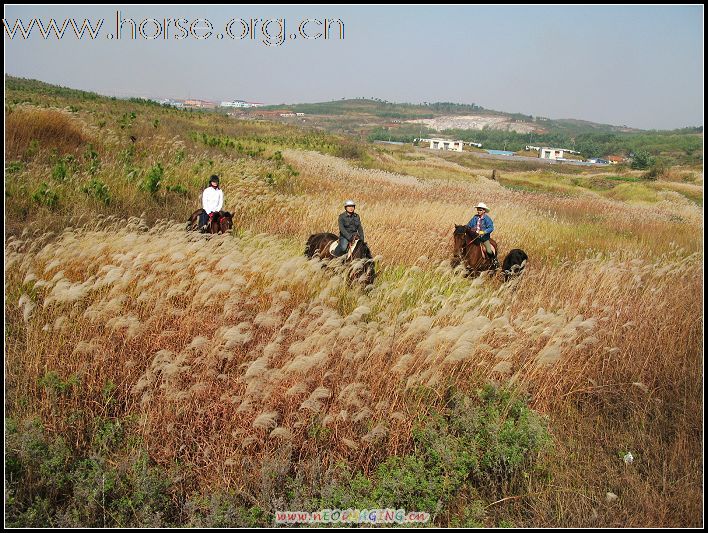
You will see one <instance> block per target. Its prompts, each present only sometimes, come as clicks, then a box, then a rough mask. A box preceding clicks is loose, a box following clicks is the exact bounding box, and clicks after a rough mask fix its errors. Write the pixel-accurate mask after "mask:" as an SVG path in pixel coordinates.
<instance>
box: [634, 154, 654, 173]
mask: <svg viewBox="0 0 708 533" xmlns="http://www.w3.org/2000/svg"><path fill="white" fill-rule="evenodd" d="M653 164H654V158H653V157H651V156H650V155H649V152H647V151H645V150H639V151H637V152H635V154H634V157H633V158H632V165H631V167H632V168H633V169H634V170H644V169H647V168H649V167H650V166H652V165H653Z"/></svg>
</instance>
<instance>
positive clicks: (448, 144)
mask: <svg viewBox="0 0 708 533" xmlns="http://www.w3.org/2000/svg"><path fill="white" fill-rule="evenodd" d="M420 140H421V141H423V142H429V143H430V149H431V150H453V151H455V152H461V151H462V146H463V145H464V144H465V143H464V142H463V141H451V140H449V139H420Z"/></svg>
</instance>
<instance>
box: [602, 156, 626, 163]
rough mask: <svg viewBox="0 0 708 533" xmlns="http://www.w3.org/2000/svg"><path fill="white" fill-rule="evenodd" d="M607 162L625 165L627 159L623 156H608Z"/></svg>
mask: <svg viewBox="0 0 708 533" xmlns="http://www.w3.org/2000/svg"><path fill="white" fill-rule="evenodd" d="M607 160H608V161H609V162H610V163H612V164H613V165H617V164H619V163H624V162H625V161H626V159H625V158H624V157H622V156H621V155H608V156H607Z"/></svg>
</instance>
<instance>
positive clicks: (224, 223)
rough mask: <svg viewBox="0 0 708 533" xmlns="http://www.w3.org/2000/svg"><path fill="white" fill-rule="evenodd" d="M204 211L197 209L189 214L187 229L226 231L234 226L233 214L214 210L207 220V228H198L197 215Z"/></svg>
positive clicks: (213, 231) (214, 231) (212, 231)
mask: <svg viewBox="0 0 708 533" xmlns="http://www.w3.org/2000/svg"><path fill="white" fill-rule="evenodd" d="M203 212H204V209H197V210H196V211H195V212H194V213H192V214H191V215H189V220H187V231H195V230H199V231H201V232H202V233H211V234H214V233H226V232H227V231H229V230H230V229H231V228H233V227H234V221H233V215H232V214H231V213H229V212H228V211H219V212H216V211H215V212H214V214H213V216H212V217H211V218H210V219H209V221H208V222H207V230H206V231H204V230H202V229H200V228H199V215H201V214H202V213H203Z"/></svg>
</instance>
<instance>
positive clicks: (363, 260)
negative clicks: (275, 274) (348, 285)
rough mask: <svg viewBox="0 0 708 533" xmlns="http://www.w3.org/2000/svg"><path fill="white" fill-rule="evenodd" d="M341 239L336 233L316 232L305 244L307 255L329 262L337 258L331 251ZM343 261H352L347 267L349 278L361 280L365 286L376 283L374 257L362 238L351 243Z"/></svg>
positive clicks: (350, 279) (342, 258)
mask: <svg viewBox="0 0 708 533" xmlns="http://www.w3.org/2000/svg"><path fill="white" fill-rule="evenodd" d="M337 241H339V237H337V236H336V235H335V234H334V233H315V234H314V235H310V237H309V238H308V239H307V244H306V245H305V255H306V256H307V257H309V258H313V257H317V258H319V259H323V260H326V261H327V262H329V261H330V260H332V259H338V258H335V257H334V256H333V255H332V252H331V251H330V248H331V247H332V244H333V243H336V242H337ZM341 260H342V262H343V263H350V266H349V268H347V279H348V280H349V281H359V282H361V283H362V284H364V286H368V285H371V284H373V283H374V279H375V278H376V269H375V266H374V258H373V256H372V255H371V250H369V246H368V245H367V244H366V243H365V242H364V241H362V240H360V239H355V240H353V241H352V242H351V243H350V244H349V249H348V250H347V254H346V255H344V256H342V257H341Z"/></svg>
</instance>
